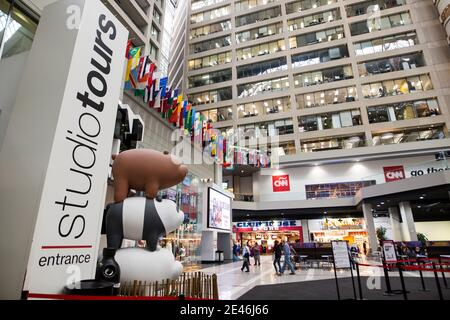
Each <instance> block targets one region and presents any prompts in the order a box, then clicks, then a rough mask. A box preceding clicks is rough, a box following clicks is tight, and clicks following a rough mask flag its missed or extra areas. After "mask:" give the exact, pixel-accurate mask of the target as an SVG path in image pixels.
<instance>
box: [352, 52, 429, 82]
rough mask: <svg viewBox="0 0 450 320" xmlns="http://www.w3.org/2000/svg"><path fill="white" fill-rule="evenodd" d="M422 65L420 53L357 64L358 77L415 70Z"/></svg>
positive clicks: (422, 60)
mask: <svg viewBox="0 0 450 320" xmlns="http://www.w3.org/2000/svg"><path fill="white" fill-rule="evenodd" d="M424 65H425V60H424V58H423V54H422V52H415V53H411V54H405V55H401V56H398V57H391V58H384V59H379V60H372V61H368V62H363V63H359V64H358V72H359V76H360V77H366V76H370V75H375V74H380V73H388V72H394V71H400V70H408V69H415V68H418V67H423V66H424Z"/></svg>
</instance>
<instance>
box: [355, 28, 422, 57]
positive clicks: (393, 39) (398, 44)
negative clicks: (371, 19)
mask: <svg viewBox="0 0 450 320" xmlns="http://www.w3.org/2000/svg"><path fill="white" fill-rule="evenodd" d="M418 43H419V42H418V40H417V35H416V33H415V32H410V33H402V34H397V35H390V36H387V37H383V38H377V39H372V40H367V41H363V42H357V43H355V44H354V47H355V53H356V55H357V56H361V55H366V54H373V53H378V52H384V51H390V50H395V49H401V48H407V47H411V46H414V45H416V44H418Z"/></svg>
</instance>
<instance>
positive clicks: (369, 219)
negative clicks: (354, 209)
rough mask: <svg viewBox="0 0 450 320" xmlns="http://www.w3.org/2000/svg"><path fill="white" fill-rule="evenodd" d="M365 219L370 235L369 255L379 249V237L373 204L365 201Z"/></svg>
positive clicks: (363, 205)
mask: <svg viewBox="0 0 450 320" xmlns="http://www.w3.org/2000/svg"><path fill="white" fill-rule="evenodd" d="M362 209H363V214H364V220H365V221H366V228H367V233H368V236H369V247H370V248H369V255H371V254H372V253H373V252H374V251H377V250H378V239H377V233H376V231H375V223H374V221H373V215H372V204H370V203H363V204H362Z"/></svg>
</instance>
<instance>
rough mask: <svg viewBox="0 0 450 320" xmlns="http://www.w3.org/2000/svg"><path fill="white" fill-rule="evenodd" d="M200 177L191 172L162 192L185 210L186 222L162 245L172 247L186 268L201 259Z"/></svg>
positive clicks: (192, 266)
mask: <svg viewBox="0 0 450 320" xmlns="http://www.w3.org/2000/svg"><path fill="white" fill-rule="evenodd" d="M200 185H201V182H200V179H199V178H198V177H196V176H195V175H193V174H191V173H189V174H188V175H187V176H186V178H185V179H184V181H183V182H182V183H181V184H179V185H178V186H175V187H173V188H170V189H168V190H164V191H162V192H161V196H162V197H163V198H167V199H170V200H173V201H175V202H176V203H177V205H178V207H179V209H180V210H181V211H183V212H184V222H183V225H181V226H180V227H179V228H178V229H177V230H176V231H175V232H173V233H171V234H170V235H168V236H167V237H166V238H164V239H163V241H162V245H164V246H167V247H168V248H170V249H172V252H173V253H174V255H175V256H176V258H177V260H179V261H181V262H182V263H183V265H184V266H185V267H186V268H195V267H197V266H199V264H200V261H201V255H200V241H201V231H200V230H199V224H200V221H201V208H200V206H201V203H202V192H201V188H200Z"/></svg>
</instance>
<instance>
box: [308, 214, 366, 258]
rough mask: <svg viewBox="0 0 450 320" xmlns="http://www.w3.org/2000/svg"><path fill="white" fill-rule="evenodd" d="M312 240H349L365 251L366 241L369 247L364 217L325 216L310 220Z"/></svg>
mask: <svg viewBox="0 0 450 320" xmlns="http://www.w3.org/2000/svg"><path fill="white" fill-rule="evenodd" d="M308 226H309V232H310V236H311V241H314V242H331V241H333V240H343V241H348V243H349V244H350V245H352V244H355V245H356V246H358V248H359V249H360V252H363V245H364V242H365V243H366V246H367V247H368V234H367V230H366V226H365V222H364V219H362V218H339V219H332V218H324V219H314V220H309V221H308Z"/></svg>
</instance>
